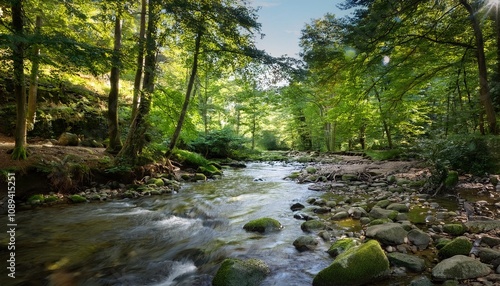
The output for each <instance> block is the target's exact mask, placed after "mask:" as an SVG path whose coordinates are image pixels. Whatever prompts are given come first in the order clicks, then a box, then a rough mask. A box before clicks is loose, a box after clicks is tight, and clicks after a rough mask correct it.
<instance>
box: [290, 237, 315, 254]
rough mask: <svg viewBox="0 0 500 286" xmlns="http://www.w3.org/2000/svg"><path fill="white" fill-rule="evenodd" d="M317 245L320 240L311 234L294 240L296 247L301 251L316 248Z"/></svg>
mask: <svg viewBox="0 0 500 286" xmlns="http://www.w3.org/2000/svg"><path fill="white" fill-rule="evenodd" d="M317 245H318V241H317V240H316V239H315V238H314V237H312V236H310V235H303V236H300V237H298V238H297V239H296V240H294V242H293V246H295V248H296V249H297V250H298V251H301V252H302V251H307V250H314V249H315V248H316V246H317Z"/></svg>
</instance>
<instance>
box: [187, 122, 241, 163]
mask: <svg viewBox="0 0 500 286" xmlns="http://www.w3.org/2000/svg"><path fill="white" fill-rule="evenodd" d="M245 142H246V140H245V139H244V138H243V137H241V136H238V135H236V134H235V133H234V132H233V131H232V130H231V129H230V128H224V129H220V130H214V131H211V132H209V133H208V134H206V135H205V134H200V135H199V136H198V138H197V139H195V140H193V141H192V142H190V143H189V144H188V145H189V149H190V150H192V151H194V152H197V153H200V154H204V155H205V156H206V157H207V158H233V156H234V155H235V154H236V153H237V152H238V151H242V150H244V146H243V144H244V143H245Z"/></svg>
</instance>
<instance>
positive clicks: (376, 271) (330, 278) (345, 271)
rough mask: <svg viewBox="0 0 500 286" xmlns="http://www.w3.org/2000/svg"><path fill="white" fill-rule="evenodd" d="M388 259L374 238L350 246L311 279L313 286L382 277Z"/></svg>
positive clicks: (328, 285)
mask: <svg viewBox="0 0 500 286" xmlns="http://www.w3.org/2000/svg"><path fill="white" fill-rule="evenodd" d="M388 272H389V260H388V259H387V257H386V256H385V253H384V251H383V250H382V248H381V247H380V244H379V243H378V242H377V241H376V240H370V241H368V242H366V243H364V244H362V245H360V246H356V247H352V248H350V249H348V250H347V251H346V252H344V253H341V254H339V255H338V256H337V258H336V259H335V260H334V261H333V263H332V264H331V265H330V266H328V267H327V268H325V269H323V270H321V271H320V272H319V273H318V274H317V275H316V276H315V277H314V280H313V286H331V285H362V284H366V283H369V282H372V281H374V280H376V279H378V278H381V277H384V276H385V275H387V274H388Z"/></svg>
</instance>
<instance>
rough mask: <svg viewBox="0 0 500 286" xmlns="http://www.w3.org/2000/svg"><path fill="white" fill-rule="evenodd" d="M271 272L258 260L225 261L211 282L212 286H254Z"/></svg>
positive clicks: (232, 259)
mask: <svg viewBox="0 0 500 286" xmlns="http://www.w3.org/2000/svg"><path fill="white" fill-rule="evenodd" d="M270 272H271V271H270V270H269V267H268V266H267V264H266V263H265V262H263V261H262V260H258V259H247V260H241V259H235V258H228V259H225V260H224V261H223V262H222V264H221V266H220V268H219V270H218V271H217V273H216V274H215V276H214V279H213V280H212V285H213V286H255V285H260V283H261V282H262V281H263V280H264V279H265V278H266V276H267V275H269V273H270Z"/></svg>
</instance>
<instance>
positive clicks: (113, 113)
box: [107, 11, 122, 153]
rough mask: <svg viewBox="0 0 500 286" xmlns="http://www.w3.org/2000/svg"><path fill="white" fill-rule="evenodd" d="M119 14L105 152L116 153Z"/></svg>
mask: <svg viewBox="0 0 500 286" xmlns="http://www.w3.org/2000/svg"><path fill="white" fill-rule="evenodd" d="M120 14H121V12H120V11H117V13H116V16H115V42H114V48H113V66H112V67H111V75H110V80H109V82H110V86H111V88H110V90H109V97H108V129H109V130H108V132H109V146H108V148H107V151H108V152H110V153H118V152H119V151H120V149H121V148H122V142H121V140H120V132H119V126H118V97H119V92H120V67H121V56H120V53H121V45H122V19H121V15H120Z"/></svg>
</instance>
